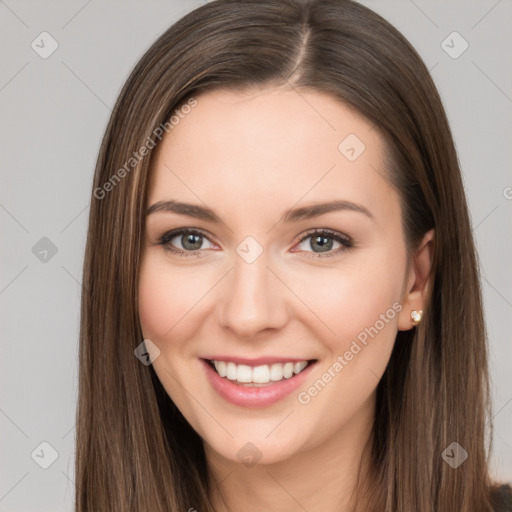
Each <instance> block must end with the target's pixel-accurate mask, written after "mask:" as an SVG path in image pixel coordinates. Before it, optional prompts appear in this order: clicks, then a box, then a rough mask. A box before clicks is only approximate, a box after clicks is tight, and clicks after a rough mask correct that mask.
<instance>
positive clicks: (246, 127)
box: [148, 88, 399, 218]
mask: <svg viewBox="0 0 512 512" xmlns="http://www.w3.org/2000/svg"><path fill="white" fill-rule="evenodd" d="M196 101H197V105H195V106H194V107H193V108H191V109H187V113H186V114H184V113H182V114H181V116H180V120H179V122H178V123H177V124H175V125H174V127H173V128H172V130H170V131H169V133H168V134H167V135H166V136H165V137H164V139H163V140H162V142H161V143H160V144H159V146H158V148H157V151H156V154H155V156H154V159H153V162H152V169H151V177H150V178H151V179H150V188H149V195H148V202H149V203H152V202H155V201H159V200H166V199H170V198H179V199H180V200H183V201H190V202H196V203H197V202H198V201H203V202H206V203H208V206H210V207H212V208H215V209H216V210H217V209H218V208H220V209H224V210H225V211H226V213H227V214H230V213H231V214H233V215H237V216H238V217H237V218H239V216H240V215H243V212H242V210H244V211H247V212H248V213H247V215H254V210H251V211H250V209H251V208H252V207H254V208H257V211H259V212H260V213H261V214H264V213H265V211H266V212H267V213H268V214H269V215H272V216H273V217H275V216H276V215H279V213H280V211H281V210H283V209H286V208H287V207H290V206H291V205H293V204H295V203H297V202H298V201H302V202H306V203H307V202H309V201H311V202H314V201H320V200H321V201H328V200H335V199H347V200H351V201H354V202H360V203H363V204H364V205H365V206H368V207H369V208H370V207H371V210H372V212H373V213H374V214H375V215H376V216H379V215H381V216H382V215H383V216H386V215H388V214H392V213H396V210H397V208H398V202H399V201H398V197H397V195H396V193H395V191H394V190H393V189H392V188H391V186H390V184H389V182H388V181H387V180H386V179H385V177H384V176H385V175H386V174H387V172H386V170H385V169H384V154H385V153H384V152H385V145H384V141H383V140H382V138H381V137H380V135H379V134H378V132H377V130H374V127H373V126H372V125H371V124H370V123H369V122H368V121H367V120H366V119H365V118H364V117H362V116H361V115H359V114H357V113H356V112H355V111H354V110H353V109H351V108H349V107H348V106H346V105H345V104H343V103H342V102H340V101H339V100H337V99H335V98H333V97H332V96H330V95H327V94H324V93H321V92H317V91H311V90H307V91H306V90H300V89H291V88H265V89H255V90H252V91H251V92H246V93H241V92H235V91H228V90H216V91H211V92H206V93H203V94H201V95H199V96H197V97H196ZM262 205H265V211H264V210H262V209H261V206H262ZM273 206H275V211H274V208H273ZM235 209H236V210H235Z"/></svg>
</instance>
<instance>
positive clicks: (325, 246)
mask: <svg viewBox="0 0 512 512" xmlns="http://www.w3.org/2000/svg"><path fill="white" fill-rule="evenodd" d="M325 240H328V242H325ZM329 241H330V243H329ZM315 243H317V244H318V245H319V247H320V249H322V251H321V252H324V251H328V250H330V249H331V248H332V243H333V241H332V239H331V238H329V237H325V236H317V237H316V238H315Z"/></svg>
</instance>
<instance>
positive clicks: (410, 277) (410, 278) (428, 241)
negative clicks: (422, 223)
mask: <svg viewBox="0 0 512 512" xmlns="http://www.w3.org/2000/svg"><path fill="white" fill-rule="evenodd" d="M433 257H434V229H431V230H430V231H428V232H427V233H425V236H424V237H423V240H422V241H421V243H420V245H419V246H418V249H416V251H415V252H414V254H413V255H412V258H411V264H410V268H409V271H408V274H407V276H406V281H405V285H404V293H403V296H402V301H401V304H402V307H403V308H402V310H401V311H400V314H399V315H398V330H399V331H408V330H409V329H412V328H413V327H414V324H413V323H412V318H411V312H412V311H414V310H416V311H420V310H423V311H424V310H425V307H424V306H425V298H426V296H427V291H428V287H429V285H430V269H431V267H432V260H433Z"/></svg>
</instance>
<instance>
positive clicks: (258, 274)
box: [217, 251, 288, 339]
mask: <svg viewBox="0 0 512 512" xmlns="http://www.w3.org/2000/svg"><path fill="white" fill-rule="evenodd" d="M268 263H269V262H268V259H267V257H266V253H265V251H264V252H263V253H262V254H261V255H260V256H259V257H258V258H257V259H256V260H255V261H253V262H252V263H248V262H246V261H245V260H244V259H243V258H241V257H239V256H238V255H235V259H234V268H233V269H232V270H231V272H230V273H229V275H228V276H226V279H224V284H223V286H222V287H221V296H220V297H219V302H218V306H217V318H218V322H219V324H220V326H221V327H223V328H225V329H230V330H231V331H232V332H233V333H234V334H235V335H236V336H237V337H238V338H250V339H253V338H254V337H256V336H257V335H258V334H259V333H260V332H262V331H265V330H269V329H270V330H275V329H279V328H282V327H283V326H284V325H285V324H286V322H287V320H288V307H287V302H286V301H287V298H286V291H287V290H288V288H287V287H286V286H285V284H284V283H283V282H282V281H281V280H280V279H279V277H278V276H277V275H276V274H275V272H274V271H272V270H271V269H270V268H269V266H268Z"/></svg>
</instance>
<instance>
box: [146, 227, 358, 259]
mask: <svg viewBox="0 0 512 512" xmlns="http://www.w3.org/2000/svg"><path fill="white" fill-rule="evenodd" d="M308 239H311V241H310V242H309V247H310V248H312V249H313V251H312V252H313V253H314V255H313V256H307V257H309V258H311V257H313V258H315V257H320V258H322V257H327V256H334V255H336V254H339V253H340V252H343V251H346V250H348V249H351V248H352V247H354V243H353V241H352V239H351V238H350V237H349V236H347V235H345V234H343V233H338V232H336V231H331V230H329V229H314V230H311V231H309V232H308V233H307V234H306V235H305V236H303V237H302V238H301V239H300V241H299V244H298V245H300V244H305V241H306V240H308ZM175 240H176V241H175ZM205 240H206V241H208V242H209V243H210V244H211V242H210V240H209V238H208V237H207V236H206V235H205V234H204V233H203V232H201V231H199V230H196V229H187V228H182V229H176V230H174V231H168V232H167V233H164V234H163V235H162V236H161V237H160V238H159V239H158V241H157V242H156V245H161V246H163V247H164V249H165V250H166V251H169V252H172V253H174V254H177V255H178V256H180V257H187V256H199V255H200V253H201V252H202V250H203V249H205V247H203V243H204V241H205ZM173 241H174V242H173ZM335 243H338V244H339V245H340V247H339V248H338V250H336V251H332V249H333V245H334V244H335ZM176 244H179V246H178V247H177V246H176ZM212 246H213V244H212V245H211V246H210V247H209V248H211V247H212ZM206 248H208V247H206ZM301 249H302V250H304V251H306V252H309V251H308V250H307V248H304V247H302V248H301ZM315 249H319V250H318V251H316V250H315ZM292 252H297V251H292Z"/></svg>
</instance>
